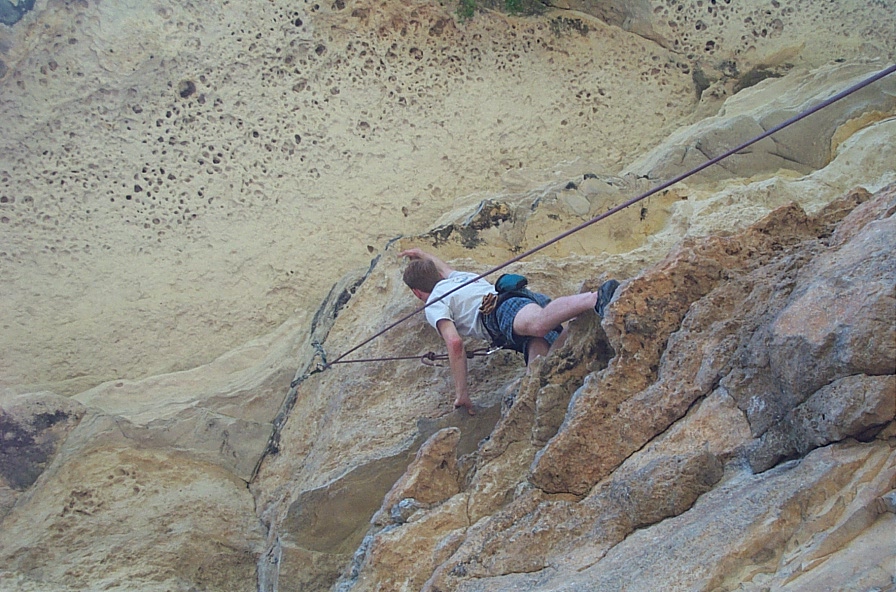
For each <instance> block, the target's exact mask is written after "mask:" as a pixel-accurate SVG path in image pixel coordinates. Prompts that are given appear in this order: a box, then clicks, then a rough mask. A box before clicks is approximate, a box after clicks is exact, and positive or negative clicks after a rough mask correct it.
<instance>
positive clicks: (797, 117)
mask: <svg viewBox="0 0 896 592" xmlns="http://www.w3.org/2000/svg"><path fill="white" fill-rule="evenodd" d="M893 72H896V64H894V65H891V66H889V67H888V68H886V69H884V70H881V71H880V72H877V73H875V74H873V75H871V76H869V77H868V78H866V79H864V80H862V81H861V82H858V83H856V84H854V85H853V86H851V87H849V88H847V89H846V90H843V91H841V92H839V93H837V94H835V95H834V96H832V97H830V98H828V99H825V100H824V101H822V102H821V103H819V104H818V105H816V106H814V107H811V108H809V109H806V110H805V111H802V112H801V113H798V114H797V115H794V116H793V117H791V118H790V119H787V120H786V121H783V122H782V123H779V124H778V125H776V126H774V127H772V128H770V129H768V130H767V131H765V132H763V133H761V134H759V135H758V136H756V137H754V138H752V139H750V140H747V141H746V142H744V143H743V144H740V145H738V146H736V147H734V148H732V149H730V150H728V151H726V152H724V153H722V154H720V155H719V156H716V157H715V158H712V159H710V160H707V161H706V162H704V163H703V164H701V165H698V166H696V167H694V168H693V169H691V170H689V171H687V172H685V173H682V174H680V175H678V176H676V177H674V178H672V179H670V180H668V181H665V182H664V183H661V184H659V185H657V186H656V187H654V188H653V189H650V190H649V191H646V192H644V193H642V194H641V195H638V196H637V197H633V198H632V199H630V200H628V201H626V202H624V203H622V204H619V205H618V206H616V207H614V208H612V209H610V210H607V211H606V212H604V213H603V214H600V215H598V216H595V217H594V218H591V219H590V220H586V221H585V222H582V223H581V224H579V225H578V226H575V227H573V228H570V229H569V230H567V231H565V232H563V233H561V234H559V235H557V236H555V237H554V238H552V239H550V240H548V241H547V242H544V243H542V244H540V245H538V246H536V247H533V248H531V249H529V250H528V251H525V252H524V253H520V254H519V255H517V256H515V257H513V258H512V259H508V260H507V261H505V262H504V263H501V264H500V265H497V266H495V267H493V268H492V269H489V270H488V271H486V272H485V273H482V274H480V275H478V276H476V277H474V278H472V279H470V280H468V281H466V282H464V283H463V284H460V285H459V286H457V287H455V288H454V289H452V290H450V291H448V292H446V293H445V294H443V295H442V296H440V297H439V298H436V299H434V300H432V301H431V302H427V303H426V304H425V305H423V306H421V307H419V308H417V309H415V310H414V311H412V312H410V313H408V314H407V315H405V316H403V317H401V318H400V319H398V320H397V321H395V322H393V323H392V324H390V325H389V326H387V327H386V328H385V329H382V330H380V331H379V332H377V333H375V334H374V335H372V336H371V337H369V338H367V339H365V340H364V341H362V342H361V343H359V344H358V345H356V346H354V347H352V348H351V349H349V350H347V351H345V352H344V353H343V354H341V355H340V356H338V357H337V358H336V359H334V360H333V361H332V362H329V363H324V365H323V367H322V368H321V370H326V369H327V368H329V367H331V366H333V365H335V364H340V363H349V362H355V361H357V362H360V361H362V360H343V359H344V358H345V357H346V356H348V355H350V354H352V353H354V352H356V351H357V350H359V349H361V348H362V347H364V346H365V345H367V344H368V343H370V342H371V341H373V340H374V339H377V338H378V337H380V336H382V335H383V334H385V333H387V332H388V331H391V330H392V329H394V328H395V327H397V326H398V325H400V324H402V323H404V322H405V321H407V320H408V319H410V318H411V317H413V316H414V315H416V314H418V313H420V312H422V311H423V310H424V309H426V308H427V307H428V306H431V305H433V304H435V303H436V302H439V301H440V300H443V299H444V298H446V297H447V296H450V295H451V294H453V293H454V292H457V291H458V290H461V289H463V288H465V287H466V286H469V285H470V284H472V283H474V282H477V281H479V280H481V279H483V278H485V277H487V276H489V275H491V274H493V273H495V272H497V271H500V270H502V269H504V268H506V267H508V266H509V265H512V264H513V263H516V262H518V261H521V260H522V259H525V258H526V257H529V256H530V255H532V254H534V253H537V252H538V251H541V250H542V249H545V248H547V247H549V246H551V245H553V244H554V243H557V242H559V241H561V240H563V239H565V238H567V237H569V236H570V235H573V234H575V233H577V232H579V231H580V230H584V229H585V228H588V227H589V226H591V225H593V224H596V223H597V222H600V221H601V220H604V219H606V218H609V217H610V216H612V215H614V214H616V213H617V212H620V211H621V210H624V209H626V208H628V207H630V206H632V205H634V204H636V203H638V202H640V201H642V200H644V199H646V198H648V197H650V196H651V195H654V194H656V193H659V192H660V191H663V190H664V189H668V188H669V187H671V186H672V185H675V184H676V183H678V182H680V181H683V180H685V179H687V178H688V177H691V176H693V175H696V174H697V173H699V172H701V171H703V170H704V169H707V168H709V167H711V166H713V165H714V164H717V163H719V162H721V161H722V160H724V159H726V158H728V157H730V156H732V155H734V154H737V153H738V152H740V151H742V150H744V149H745V148H747V147H749V146H752V145H753V144H755V143H756V142H759V141H760V140H764V139H765V138H767V137H769V136H771V135H773V134H775V133H777V132H779V131H781V130H783V129H784V128H786V127H789V126H791V125H793V124H794V123H796V122H798V121H801V120H803V119H805V118H806V117H808V116H810V115H812V114H814V113H817V112H818V111H821V110H822V109H825V108H826V107H829V106H830V105H833V104H834V103H836V102H837V101H839V100H841V99H843V98H845V97H847V96H849V95H851V94H853V93H855V92H857V91H859V90H861V89H863V88H865V87H866V86H868V85H870V84H873V83H875V82H877V81H878V80H880V79H882V78H885V77H886V76H889V75H890V74H892V73H893ZM416 357H417V356H413V358H416Z"/></svg>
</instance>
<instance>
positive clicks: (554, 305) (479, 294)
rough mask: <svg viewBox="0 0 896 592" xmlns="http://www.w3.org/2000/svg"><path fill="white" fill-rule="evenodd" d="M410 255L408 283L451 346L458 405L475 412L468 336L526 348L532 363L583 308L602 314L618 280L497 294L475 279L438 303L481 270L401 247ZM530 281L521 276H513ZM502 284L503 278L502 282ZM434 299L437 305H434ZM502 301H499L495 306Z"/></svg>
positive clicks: (556, 342)
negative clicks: (572, 290) (588, 288)
mask: <svg viewBox="0 0 896 592" xmlns="http://www.w3.org/2000/svg"><path fill="white" fill-rule="evenodd" d="M399 256H401V257H406V258H408V259H410V263H408V266H407V267H406V268H405V270H404V277H403V279H404V283H405V284H407V286H408V287H409V288H410V289H411V291H412V292H413V293H414V295H415V296H416V297H417V298H419V299H420V300H422V301H423V302H426V303H427V307H426V309H425V310H424V313H425V314H426V320H427V322H429V324H430V325H432V326H433V327H435V329H436V330H437V331H438V332H439V335H440V336H441V337H442V339H443V340H444V341H445V346H446V347H447V348H448V362H449V366H450V367H451V376H452V379H453V381H454V389H455V394H456V397H455V400H454V407H455V408H456V409H459V408H464V409H466V411H467V413H469V414H470V415H473V414H474V410H473V401H472V400H471V399H470V394H469V391H468V388H467V356H466V351H465V349H464V338H465V337H473V338H477V339H482V340H485V341H491V342H492V343H496V344H500V345H503V346H504V347H507V348H510V349H513V350H515V351H518V352H521V353H523V355H524V356H525V359H526V363H527V364H531V363H532V361H533V360H534V359H535V358H537V357H539V356H543V355H546V354H547V353H549V352H550V351H551V350H552V349H553V348H555V347H557V346H559V345H561V344H562V343H563V341H565V339H566V330H565V327H564V326H563V323H565V322H566V321H569V320H571V319H573V318H575V317H577V316H578V315H580V314H582V313H583V312H587V311H589V310H594V311H595V312H596V313H597V314H598V315H600V316H601V317H602V316H603V314H604V309H605V307H606V306H607V304H609V303H610V301H611V299H612V297H613V294H614V292H615V291H616V288H617V287H618V286H619V282H618V281H616V280H608V281H606V282H604V283H603V284H602V285H601V286H600V288H599V289H598V290H597V291H596V292H583V293H581V294H573V295H570V296H561V297H559V298H556V299H553V300H552V299H551V298H549V297H547V296H545V295H544V294H538V293H536V292H531V291H529V290H511V291H510V293H509V294H505V295H504V297H503V298H496V296H498V295H497V294H496V290H495V287H494V286H493V285H492V284H491V283H489V282H488V281H486V280H484V279H479V280H476V281H475V282H472V283H470V284H469V285H466V286H464V287H463V288H460V289H459V290H457V291H456V292H453V293H451V294H449V295H448V296H446V297H445V298H444V299H442V300H439V301H437V302H436V299H438V298H439V297H441V296H443V295H445V294H446V293H448V292H451V291H452V290H454V289H455V288H457V287H458V286H461V285H463V284H464V283H466V282H470V281H471V280H473V279H474V278H475V277H476V275H477V274H474V273H469V272H464V271H457V270H455V269H452V268H451V266H449V265H448V264H447V263H445V262H444V261H442V260H441V259H439V258H438V257H436V256H435V255H432V254H430V253H426V252H424V251H422V250H420V249H416V248H414V249H409V250H407V251H402V252H401V253H399ZM512 277H514V278H519V279H521V280H523V282H524V281H525V280H524V278H522V277H521V276H512ZM498 283H499V285H500V283H501V280H500V279H499V281H498ZM431 302H432V304H430V303H431ZM496 304H497V306H495V305H496Z"/></svg>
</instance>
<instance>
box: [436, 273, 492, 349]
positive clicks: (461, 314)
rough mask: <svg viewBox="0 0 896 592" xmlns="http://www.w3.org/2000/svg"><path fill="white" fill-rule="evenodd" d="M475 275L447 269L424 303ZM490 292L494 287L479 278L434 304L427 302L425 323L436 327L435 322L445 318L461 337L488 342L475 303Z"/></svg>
mask: <svg viewBox="0 0 896 592" xmlns="http://www.w3.org/2000/svg"><path fill="white" fill-rule="evenodd" d="M477 275H478V274H475V273H469V272H466V271H453V272H451V275H449V276H448V277H447V278H445V279H443V280H441V281H440V282H439V283H438V284H436V285H435V287H434V288H433V289H432V294H430V295H429V298H428V299H427V301H426V303H427V304H429V303H430V302H432V301H433V300H435V299H436V298H438V297H440V296H441V295H443V294H445V293H447V292H450V291H451V290H454V289H455V288H457V287H458V286H460V285H462V284H464V283H465V282H469V281H470V280H472V279H473V278H475V277H476V276H477ZM494 293H495V288H494V287H493V286H492V285H491V284H490V283H488V282H487V281H485V280H484V279H479V280H476V281H475V282H473V283H472V284H470V285H468V286H464V287H463V288H461V289H460V290H458V291H457V292H454V293H453V294H450V295H449V296H447V297H445V298H443V299H442V300H440V301H438V302H436V303H435V304H429V306H427V307H426V310H424V311H423V312H424V313H426V320H427V321H428V322H429V324H430V325H432V326H433V327H436V329H438V322H439V321H441V320H442V319H448V320H450V321H453V322H454V325H455V327H457V332H458V333H459V334H460V335H461V336H463V337H475V338H476V339H482V340H483V341H489V339H490V338H489V336H488V332H487V331H486V330H485V327H483V326H482V323H481V322H480V321H479V305H480V304H482V297H483V296H485V295H486V294H494Z"/></svg>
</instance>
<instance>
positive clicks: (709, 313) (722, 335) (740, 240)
mask: <svg viewBox="0 0 896 592" xmlns="http://www.w3.org/2000/svg"><path fill="white" fill-rule="evenodd" d="M814 229H815V228H814V226H813V224H812V223H811V222H810V220H809V219H808V218H807V217H806V215H805V213H804V212H803V211H802V210H801V209H799V208H798V207H794V206H792V205H791V206H785V207H782V208H779V209H778V210H776V211H775V212H773V213H772V214H770V215H769V216H767V217H766V218H764V219H763V220H762V221H760V222H758V223H757V224H756V225H754V226H753V227H751V228H749V229H747V230H746V231H744V232H743V233H741V234H738V235H734V236H732V237H729V238H726V239H716V238H713V239H707V240H704V241H701V242H694V243H691V244H686V245H683V246H682V247H680V248H679V249H678V250H677V251H676V252H674V253H672V254H671V255H670V256H669V257H668V258H667V259H666V260H665V261H663V262H662V263H660V264H658V265H657V266H655V267H654V268H652V269H650V270H649V271H647V272H645V274H644V275H643V276H641V277H639V278H635V279H634V280H632V282H630V283H628V284H625V285H623V287H622V288H621V291H620V293H619V297H618V299H617V301H616V302H615V303H614V304H612V305H611V306H610V309H609V312H608V314H607V319H606V321H605V322H604V327H605V329H606V330H607V333H608V335H609V338H610V344H611V346H612V347H613V349H614V350H615V351H617V352H618V353H617V356H616V357H615V358H614V359H613V360H612V361H611V362H610V365H609V367H608V368H607V369H606V370H604V371H602V372H599V373H597V374H593V375H591V376H589V377H588V379H587V380H586V382H585V384H584V385H583V386H582V388H580V389H579V391H577V392H576V394H575V396H574V397H573V401H572V403H571V404H570V412H569V413H568V415H567V418H566V423H565V424H564V428H565V429H564V430H563V432H562V433H561V434H558V435H557V436H556V437H555V438H554V439H553V440H551V441H550V442H549V443H548V444H547V446H545V447H544V449H543V450H541V451H540V452H539V454H538V456H537V457H536V459H535V462H534V463H533V467H532V473H531V477H530V478H531V480H532V482H533V483H535V484H536V485H537V486H539V487H542V488H544V489H545V491H548V492H554V493H556V492H570V493H575V494H578V495H584V494H585V493H587V491H588V490H589V489H590V488H591V486H593V485H594V483H596V482H597V481H599V480H600V479H602V478H603V477H605V476H606V475H607V474H609V472H610V471H612V470H613V469H614V468H615V467H616V466H618V465H619V464H620V463H621V462H622V461H623V460H624V459H625V458H627V457H628V456H629V455H630V454H631V453H632V452H634V451H635V450H637V449H639V448H640V447H641V446H643V445H644V444H645V443H646V442H648V441H649V440H650V439H651V438H653V437H655V436H656V435H658V434H659V433H661V432H662V431H664V430H665V429H666V428H668V427H669V426H670V425H671V424H672V423H674V422H675V421H676V420H677V419H679V418H680V417H682V416H683V415H684V414H685V413H686V411H687V409H688V407H689V406H690V405H691V404H692V403H693V402H694V401H695V400H696V399H697V398H698V397H701V396H705V395H707V394H709V393H710V392H711V391H712V389H713V388H714V387H715V385H716V383H717V382H718V380H719V379H720V378H721V377H722V376H724V374H725V373H726V367H727V365H728V364H729V358H728V356H731V355H734V353H735V351H734V348H735V347H736V346H737V342H738V339H737V338H734V337H733V336H732V335H730V334H731V333H733V332H734V331H737V330H738V329H740V326H739V323H738V322H731V321H727V322H726V321H723V320H722V319H724V318H725V316H726V314H737V313H743V307H742V303H743V301H744V293H743V287H741V286H737V284H736V283H731V282H732V277H733V275H734V274H735V273H736V272H738V271H746V270H749V269H753V268H756V267H757V266H759V265H761V264H762V263H768V262H769V261H771V260H773V258H775V257H776V256H778V255H777V253H778V252H779V251H780V250H781V249H782V248H785V247H786V246H791V245H795V244H798V242H799V241H800V240H803V239H805V238H808V237H811V236H812V232H811V231H812V230H814ZM723 280H727V281H728V282H729V283H728V284H727V286H726V287H725V288H723V289H722V290H721V291H720V292H719V293H718V294H716V293H712V291H713V290H714V289H715V288H716V286H718V285H720V284H722V283H723ZM754 281H755V280H752V281H748V283H747V285H750V286H751V287H752V285H754V284H753V282H754ZM648 285H649V286H651V288H649V289H648V288H647V286H648ZM738 289H739V290H740V291H738ZM710 293H712V294H713V295H712V296H711V297H710V298H709V300H707V302H706V304H705V305H704V304H697V303H698V302H699V301H700V300H701V299H702V298H704V297H705V296H707V295H708V294H710ZM692 303H695V304H692ZM718 309H722V310H724V311H725V312H724V313H722V312H720V310H718ZM689 311H690V312H689ZM686 315H693V317H692V318H689V320H688V321H687V322H686V323H684V324H683V323H682V321H684V320H685V318H686ZM754 324H755V321H754ZM697 335H700V337H701V338H700V339H695V336H697ZM710 335H711V336H712V337H710V338H709V341H708V342H707V343H705V344H704V342H703V341H702V340H705V339H707V336H710ZM719 345H722V346H723V347H721V348H720V347H719ZM667 347H668V350H667V351H664V349H666V348H667ZM685 375H686V376H689V379H688V380H685V381H681V377H682V376H685ZM658 376H659V377H660V379H659V380H657V377H658ZM663 376H675V377H676V378H675V382H674V384H671V385H670V384H667V383H666V381H665V380H663V378H662V377H663Z"/></svg>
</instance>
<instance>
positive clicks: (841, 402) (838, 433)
mask: <svg viewBox="0 0 896 592" xmlns="http://www.w3.org/2000/svg"><path fill="white" fill-rule="evenodd" d="M894 419H896V376H894V375H892V374H891V375H889V376H865V375H859V376H847V377H845V378H841V379H839V380H836V381H835V382H833V383H831V384H829V385H827V386H824V387H822V388H821V389H819V390H818V391H817V392H815V393H814V394H813V395H812V396H811V397H809V399H808V400H807V401H806V402H805V403H802V404H801V405H799V406H797V407H796V408H795V409H793V410H792V411H791V412H790V413H788V414H787V416H786V417H784V418H783V419H782V420H781V421H780V422H779V423H777V424H775V425H774V426H772V428H771V429H769V430H768V431H767V432H766V433H764V434H763V435H762V438H761V439H760V442H759V444H758V446H757V447H756V449H755V450H753V451H751V452H750V466H751V467H752V468H753V470H754V471H757V472H759V471H765V470H767V469H769V468H771V467H773V466H775V465H776V464H778V463H779V462H781V460H788V459H791V458H795V457H797V456H804V455H805V454H807V453H808V452H809V451H811V450H813V449H815V448H818V447H820V446H825V445H827V444H829V443H831V442H839V441H841V440H844V439H845V438H849V437H854V438H855V437H858V438H862V437H864V438H865V439H867V438H868V437H869V436H874V433H875V432H874V431H873V430H875V428H877V430H878V431H879V429H880V428H882V427H883V426H884V425H886V424H887V423H889V422H892V421H893V420H894Z"/></svg>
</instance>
